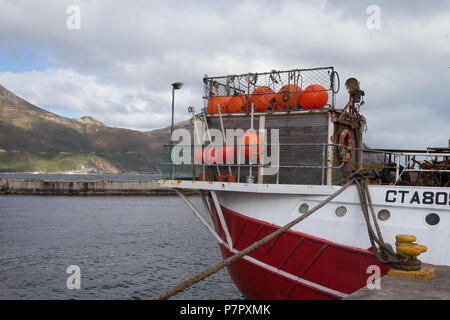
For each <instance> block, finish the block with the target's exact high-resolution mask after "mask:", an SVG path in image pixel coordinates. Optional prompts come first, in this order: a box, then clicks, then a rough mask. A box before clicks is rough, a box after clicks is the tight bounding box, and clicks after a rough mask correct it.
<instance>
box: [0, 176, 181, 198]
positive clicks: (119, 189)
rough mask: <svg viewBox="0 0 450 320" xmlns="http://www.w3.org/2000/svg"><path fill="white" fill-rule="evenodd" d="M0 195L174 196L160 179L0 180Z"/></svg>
mask: <svg viewBox="0 0 450 320" xmlns="http://www.w3.org/2000/svg"><path fill="white" fill-rule="evenodd" d="M0 194H23V195H172V194H175V192H174V191H173V190H172V189H170V188H168V187H162V186H161V185H160V184H159V182H158V180H115V181H112V180H84V181H82V180H47V179H5V178H0Z"/></svg>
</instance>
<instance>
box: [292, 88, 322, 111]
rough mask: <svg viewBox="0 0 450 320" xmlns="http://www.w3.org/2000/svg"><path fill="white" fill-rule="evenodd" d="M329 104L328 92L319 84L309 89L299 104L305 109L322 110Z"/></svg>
mask: <svg viewBox="0 0 450 320" xmlns="http://www.w3.org/2000/svg"><path fill="white" fill-rule="evenodd" d="M327 102H328V91H327V90H326V89H325V88H324V87H322V86H321V85H319V84H312V85H310V86H309V87H307V88H306V89H305V90H304V91H303V92H302V94H301V95H300V98H299V104H300V106H301V107H302V108H303V109H321V108H323V107H324V106H325V105H326V104H327Z"/></svg>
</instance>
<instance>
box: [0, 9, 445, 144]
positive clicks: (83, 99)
mask: <svg viewBox="0 0 450 320" xmlns="http://www.w3.org/2000/svg"><path fill="white" fill-rule="evenodd" d="M393 2H394V1H376V0H371V1H357V0H354V1H317V0H314V1H294V0H290V1H273V0H271V1H270V0H268V1H266V0H252V1H245V0H242V1H232V0H226V1H220V0H216V1H211V0H210V1H208V0H191V1H170V0H165V1H155V0H152V1H144V0H142V1H114V0H86V1H76V0H70V1H65V0H54V1H50V0H39V1H37V0H36V1H33V0H28V1H23V0H0V8H1V9H0V84H2V85H3V86H5V87H6V88H8V89H10V90H12V91H13V92H15V93H16V94H18V95H20V96H21V97H23V98H25V99H27V100H29V101H30V102H32V103H34V104H36V105H38V106H40V107H43V108H45V109H47V110H49V111H52V112H55V113H58V114H61V115H63V116H67V117H72V118H75V117H81V116H85V115H89V116H92V117H94V118H96V119H98V120H100V121H102V122H104V123H106V124H107V125H110V126H116V127H125V128H133V129H138V130H151V129H154V128H160V127H165V126H167V125H169V124H170V108H171V85H170V84H171V83H173V82H176V81H182V82H184V83H185V86H184V87H183V88H182V89H181V90H178V91H177V92H176V116H175V119H176V120H177V121H179V120H184V119H186V118H187V117H188V113H187V106H189V105H194V106H198V107H200V106H202V105H203V103H202V99H201V96H202V78H203V75H204V74H208V75H209V76H221V75H226V74H235V73H238V74H242V73H247V72H263V71H270V70H272V69H277V70H288V69H292V68H310V67H318V66H334V67H335V69H336V70H337V71H338V72H339V75H340V78H341V82H344V81H345V79H347V78H349V77H356V78H358V79H359V80H360V82H361V87H362V89H363V90H365V93H366V97H365V102H366V103H365V105H364V106H363V108H362V112H363V113H364V115H365V116H366V118H367V120H368V131H367V133H366V136H365V137H366V138H365V140H366V142H367V143H368V144H369V145H370V146H372V147H377V148H381V147H389V148H425V147H426V146H446V145H447V140H448V139H449V138H450V108H449V107H450V2H447V1H395V3H393ZM371 5H375V6H376V8H379V18H380V19H379V20H377V19H376V18H377V17H376V14H375V11H373V10H372V9H371V8H373V7H370V6H371ZM73 6H75V8H78V9H79V18H80V20H79V25H78V24H77V21H75V22H74V20H73V18H74V17H75V18H76V13H75V11H72V9H73ZM368 9H369V10H368ZM74 14H75V15H74ZM374 19H375V20H374ZM68 26H69V27H68ZM78 26H79V28H77V27H78ZM377 26H379V28H377ZM74 27H75V28H74ZM341 87H342V86H341ZM346 99H347V94H346V91H345V90H341V91H340V92H339V94H338V97H337V102H338V104H339V105H340V106H343V105H344V104H345V102H346Z"/></svg>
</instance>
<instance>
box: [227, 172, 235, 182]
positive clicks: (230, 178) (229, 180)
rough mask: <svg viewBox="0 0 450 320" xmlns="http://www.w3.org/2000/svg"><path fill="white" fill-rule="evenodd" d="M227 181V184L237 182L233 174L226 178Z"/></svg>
mask: <svg viewBox="0 0 450 320" xmlns="http://www.w3.org/2000/svg"><path fill="white" fill-rule="evenodd" d="M227 181H228V182H236V181H237V178H236V175H235V174H234V173H232V174H229V175H228V177H227Z"/></svg>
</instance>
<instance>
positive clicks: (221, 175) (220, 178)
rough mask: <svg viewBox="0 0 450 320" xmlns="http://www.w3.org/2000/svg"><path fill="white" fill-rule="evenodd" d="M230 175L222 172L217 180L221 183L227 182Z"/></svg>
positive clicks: (217, 176)
mask: <svg viewBox="0 0 450 320" xmlns="http://www.w3.org/2000/svg"><path fill="white" fill-rule="evenodd" d="M227 177H228V173H227V172H226V171H222V172H221V173H220V174H218V173H216V180H217V181H220V182H225V181H226V180H227Z"/></svg>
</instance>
